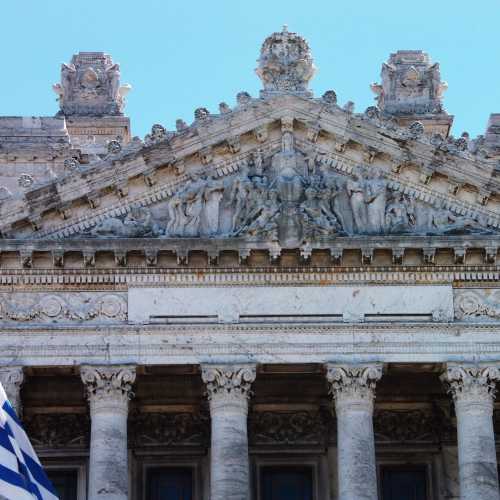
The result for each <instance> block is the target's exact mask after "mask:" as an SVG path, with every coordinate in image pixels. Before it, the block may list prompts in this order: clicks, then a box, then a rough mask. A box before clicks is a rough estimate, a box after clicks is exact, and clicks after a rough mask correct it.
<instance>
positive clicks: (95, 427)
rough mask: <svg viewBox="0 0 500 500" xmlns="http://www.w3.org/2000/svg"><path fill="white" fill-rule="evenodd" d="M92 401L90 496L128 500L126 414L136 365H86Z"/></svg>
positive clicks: (83, 371)
mask: <svg viewBox="0 0 500 500" xmlns="http://www.w3.org/2000/svg"><path fill="white" fill-rule="evenodd" d="M81 376H82V381H83V383H84V384H85V386H86V389H87V394H88V399H89V403H90V418H91V435H90V458H89V497H90V498H92V499H95V500H99V499H102V500H127V499H128V457H127V415H128V402H129V399H130V398H131V397H132V395H133V393H132V384H133V383H134V381H135V367H131V366H109V365H108V366H83V367H82V368H81Z"/></svg>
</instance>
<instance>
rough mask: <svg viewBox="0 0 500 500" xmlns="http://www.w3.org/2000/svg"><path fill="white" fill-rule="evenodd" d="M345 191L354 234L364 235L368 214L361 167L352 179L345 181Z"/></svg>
mask: <svg viewBox="0 0 500 500" xmlns="http://www.w3.org/2000/svg"><path fill="white" fill-rule="evenodd" d="M346 189H347V194H348V195H349V198H350V201H351V209H352V214H353V218H354V224H355V228H356V232H358V233H361V234H364V233H365V232H366V231H367V229H368V213H367V210H366V198H365V179H364V176H363V170H362V168H361V167H358V168H356V169H355V170H354V172H353V179H349V180H348V181H347V184H346Z"/></svg>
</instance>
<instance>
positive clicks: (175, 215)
mask: <svg viewBox="0 0 500 500" xmlns="http://www.w3.org/2000/svg"><path fill="white" fill-rule="evenodd" d="M295 142H296V141H295V138H294V133H293V132H292V131H285V132H283V133H282V144H281V148H280V150H279V151H277V152H275V153H273V154H268V155H265V154H263V153H262V151H260V150H258V151H257V152H255V153H254V154H252V155H251V156H249V158H248V160H245V161H243V162H240V168H239V170H238V171H237V172H236V173H234V174H232V175H227V176H219V173H218V172H217V170H216V169H213V168H212V169H210V168H208V169H206V170H203V171H197V170H196V171H195V170H190V171H189V172H188V180H187V182H186V183H184V184H183V185H180V186H179V187H178V188H177V189H176V190H175V192H174V193H173V194H172V196H170V198H169V199H168V200H166V201H164V202H160V203H156V204H153V205H151V206H149V207H140V206H133V207H131V208H130V210H129V211H128V212H127V213H126V215H124V216H120V217H109V218H106V219H104V220H102V221H101V222H99V223H98V224H97V225H94V226H93V227H90V228H89V229H87V230H86V231H84V232H80V233H76V234H75V235H74V237H76V238H82V237H86V238H88V237H91V238H113V237H116V238H142V237H155V238H175V239H178V238H181V239H182V238H245V239H247V240H255V241H276V242H279V244H280V245H281V246H282V247H297V246H300V245H302V244H304V243H305V242H309V241H320V240H323V239H329V238H335V237H340V236H354V235H447V234H493V233H494V232H495V231H494V230H493V229H492V228H491V227H488V226H487V224H486V221H485V220H480V218H473V217H470V216H467V215H459V214H457V213H454V212H453V211H452V210H451V209H450V208H449V207H448V206H447V203H446V201H440V202H439V203H437V204H432V203H426V202H423V201H421V200H415V199H414V198H412V197H410V196H408V195H407V194H405V193H404V192H401V191H399V190H396V189H395V188H394V186H393V183H391V182H389V179H388V178H387V176H386V174H385V173H384V171H382V170H381V169H380V168H379V167H377V166H374V165H369V164H367V165H365V164H359V165H357V166H356V167H355V168H353V169H352V172H350V173H348V174H346V173H345V172H338V171H336V170H335V169H333V168H332V167H330V166H329V165H328V164H327V163H326V162H324V161H322V160H321V157H320V156H318V155H316V156H314V155H312V156H311V155H308V154H307V153H304V152H303V151H301V150H300V149H299V148H298V147H297V145H296V144H295Z"/></svg>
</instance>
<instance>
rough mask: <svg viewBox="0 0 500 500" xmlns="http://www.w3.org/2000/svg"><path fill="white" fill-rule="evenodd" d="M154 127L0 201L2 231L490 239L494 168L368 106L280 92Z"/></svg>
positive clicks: (25, 234)
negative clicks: (361, 109)
mask: <svg viewBox="0 0 500 500" xmlns="http://www.w3.org/2000/svg"><path fill="white" fill-rule="evenodd" d="M155 127H156V128H155ZM155 127H154V128H153V131H152V133H151V134H150V135H149V136H148V137H147V138H146V139H145V141H144V142H143V141H140V140H135V141H132V142H131V143H129V144H128V145H126V146H125V147H123V148H117V150H112V151H110V153H109V154H108V156H107V157H105V158H102V159H98V160H96V161H94V162H91V163H90V164H88V165H74V170H73V171H72V172H70V173H69V174H67V175H65V176H63V177H61V178H57V179H55V180H52V181H51V182H49V183H46V184H44V185H42V186H37V187H35V188H34V189H32V190H30V191H28V192H26V193H25V195H24V196H23V197H22V198H17V199H16V198H14V199H12V200H9V202H8V203H3V205H2V207H1V215H2V221H3V224H2V234H4V235H5V236H8V237H16V238H29V239H47V238H48V239H54V238H56V239H67V238H71V239H75V238H100V239H105V238H117V237H127V238H141V237H153V238H168V239H171V238H174V239H179V238H190V239H192V238H201V239H203V238H212V239H213V238H219V239H231V238H233V239H234V238H237V239H242V238H243V239H250V240H255V241H260V240H266V241H276V242H278V244H281V245H285V246H300V245H303V244H307V241H310V240H324V239H325V238H326V239H330V238H338V237H343V236H353V235H358V236H359V235H361V236H362V235H371V236H373V235H376V236H383V235H395V234H405V235H408V234H410V235H443V234H462V233H465V234H470V233H481V234H496V233H497V231H498V226H499V225H500V209H499V206H498V199H497V198H496V193H497V192H498V180H497V179H495V178H494V176H493V173H494V169H495V162H494V161H492V160H490V159H487V158H478V157H477V156H473V155H472V154H470V153H469V152H468V151H462V150H461V149H460V148H459V147H458V146H457V147H454V146H453V144H452V143H451V142H449V141H448V142H447V141H442V142H441V143H436V142H435V140H434V139H433V138H430V137H428V136H425V135H422V134H421V131H418V130H415V127H414V128H413V129H412V128H411V127H401V126H399V125H397V124H395V123H394V122H393V121H391V120H385V119H383V118H381V117H380V116H379V115H378V114H377V113H374V112H373V110H370V109H369V110H367V112H366V113H364V114H354V113H352V112H351V111H350V110H345V109H342V108H340V107H339V106H337V105H336V104H335V103H330V102H328V101H326V100H325V99H312V98H309V97H301V96H296V95H293V94H285V93H284V94H280V95H276V96H271V97H267V98H265V99H263V98H261V99H249V100H248V101H247V102H246V103H243V104H240V105H239V106H238V107H237V108H235V109H233V110H231V111H228V112H225V113H221V114H220V115H209V114H203V113H201V114H200V116H199V117H198V118H197V119H196V120H195V122H194V123H193V124H192V125H191V126H189V127H186V128H183V129H182V130H179V131H178V132H176V133H170V132H166V131H164V129H162V128H161V127H158V126H155ZM373 191H375V193H373ZM377 193H378V194H377ZM377 196H378V197H377ZM174 219H175V222H173V221H174ZM284 226H287V227H288V229H287V228H286V227H284Z"/></svg>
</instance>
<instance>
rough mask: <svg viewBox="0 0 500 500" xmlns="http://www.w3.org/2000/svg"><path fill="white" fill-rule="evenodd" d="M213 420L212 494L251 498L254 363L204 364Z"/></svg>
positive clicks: (231, 498) (240, 499)
mask: <svg viewBox="0 0 500 500" xmlns="http://www.w3.org/2000/svg"><path fill="white" fill-rule="evenodd" d="M202 378H203V381H204V382H205V384H206V386H207V395H208V399H209V402H210V417H211V420H212V445H211V449H210V460H211V473H210V498H213V499H220V500H222V499H228V500H248V499H249V498H250V470H249V461H248V436H247V415H248V399H249V397H250V395H251V390H250V387H251V384H252V382H253V381H254V380H255V365H202Z"/></svg>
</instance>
